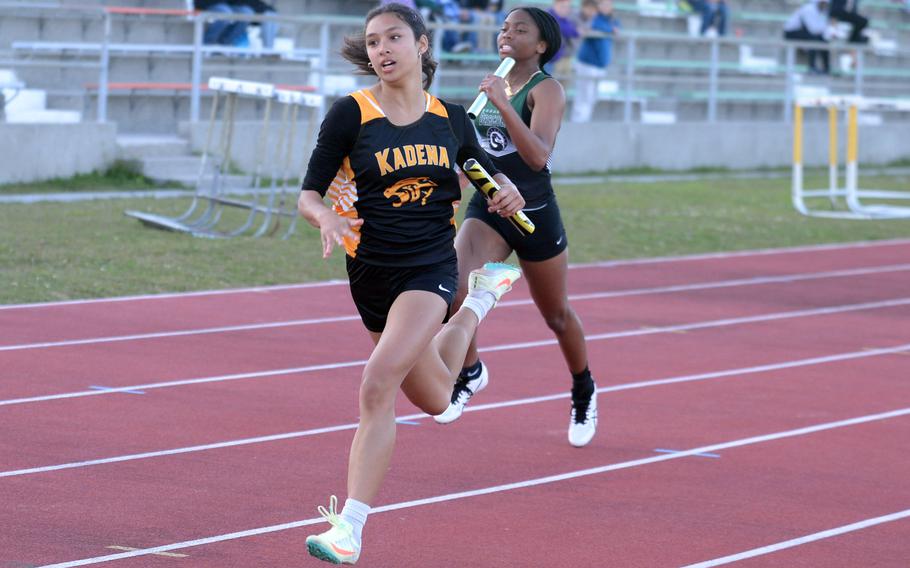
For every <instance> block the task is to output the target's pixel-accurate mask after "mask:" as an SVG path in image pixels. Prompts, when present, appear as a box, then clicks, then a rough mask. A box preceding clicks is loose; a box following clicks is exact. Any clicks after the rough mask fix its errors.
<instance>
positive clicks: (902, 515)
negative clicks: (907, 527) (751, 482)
mask: <svg viewBox="0 0 910 568" xmlns="http://www.w3.org/2000/svg"><path fill="white" fill-rule="evenodd" d="M908 517H910V509H904V510H903V511H898V512H896V513H891V514H890V515H882V516H880V517H873V518H871V519H865V520H863V521H858V522H856V523H851V524H849V525H843V526H840V527H836V528H833V529H828V530H826V531H820V532H817V533H812V534H807V535H805V536H801V537H799V538H794V539H790V540H785V541H783V542H778V543H776V544H769V545H768V546H762V547H761V548H753V549H752V550H747V551H745V552H740V553H738V554H731V555H729V556H724V557H723V558H715V559H714V560H705V561H704V562H699V563H697V564H689V565H688V566H684V567H683V568H711V567H712V566H723V565H724V564H730V563H731V562H738V561H739V560H745V559H747V558H754V557H756V556H762V555H765V554H770V553H772V552H777V551H778V550H784V549H785V548H793V547H794V546H800V545H803V544H807V543H810V542H815V541H817V540H823V539H826V538H831V537H834V536H839V535H842V534H846V533H849V532H853V531H859V530H862V529H866V528H869V527H874V526H875V525H881V524H883V523H890V522H893V521H899V520H900V519H906V518H908Z"/></svg>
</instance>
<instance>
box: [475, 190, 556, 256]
mask: <svg viewBox="0 0 910 568" xmlns="http://www.w3.org/2000/svg"><path fill="white" fill-rule="evenodd" d="M487 207H488V205H487V199H486V198H485V197H484V196H483V195H482V194H481V193H480V192H479V191H476V192H474V196H473V197H471V201H470V202H469V203H468V208H467V210H466V211H465V219H478V220H480V221H483V222H484V223H486V224H487V225H489V226H490V227H492V228H493V230H494V231H496V232H497V233H499V235H500V236H501V237H502V238H503V240H505V242H506V244H508V245H509V246H510V247H511V248H512V250H514V251H515V254H516V255H518V258H520V259H522V260H528V261H531V262H539V261H542V260H549V259H551V258H553V257H554V256H556V255H558V254H559V253H561V252H562V251H564V250H566V247H567V246H568V245H569V243H568V238H567V237H566V229H565V227H563V224H562V217H561V216H560V214H559V205H557V203H556V196H555V195H550V197H549V199H547V202H546V203H545V204H544V205H539V206H537V207H533V208H531V209H525V210H524V212H525V215H527V216H528V218H529V219H531V221H532V222H533V223H534V232H533V233H531V234H530V235H528V236H523V235H522V234H521V233H519V232H518V229H516V228H515V227H514V226H512V223H511V222H510V221H509V220H507V219H503V218H502V217H500V216H499V215H497V214H495V213H490V212H488V211H487Z"/></svg>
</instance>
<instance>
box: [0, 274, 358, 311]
mask: <svg viewBox="0 0 910 568" xmlns="http://www.w3.org/2000/svg"><path fill="white" fill-rule="evenodd" d="M347 283H348V281H347V280H323V281H320V282H306V283H303V284H279V285H276V286H251V287H248V288H228V289H226V290H198V291H195V292H170V293H164V294H138V295H134V296H114V297H112V298H86V299H83V300H61V301H59V302H36V303H33V304H6V305H0V310H27V309H33V308H55V307H60V306H79V305H83V304H101V303H109V302H138V301H143V300H170V299H173V298H195V297H198V296H223V295H227V294H256V293H263V292H279V291H281V290H299V289H305V288H322V287H324V286H340V285H341V284H347Z"/></svg>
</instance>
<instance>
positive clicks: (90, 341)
mask: <svg viewBox="0 0 910 568" xmlns="http://www.w3.org/2000/svg"><path fill="white" fill-rule="evenodd" d="M344 321H360V316H355V315H349V316H333V317H327V318H313V319H300V320H290V321H276V322H268V323H253V324H241V325H226V326H222V327H205V328H197V329H184V330H179V331H160V332H154V333H137V334H134V335H115V336H110V337H90V338H87V339H66V340H63V341H45V342H42V343H21V344H19V345H0V352H2V351H22V350H25V349H45V348H48V347H72V346H74V345H94V344H98V343H117V342H121V341H137V340H140V339H161V338H165V337H185V336H187V335H207V334H212V333H228V332H235V331H253V330H260V329H274V328H278V327H291V326H298V325H320V324H326V323H338V322H344Z"/></svg>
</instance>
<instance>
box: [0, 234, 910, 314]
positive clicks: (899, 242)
mask: <svg viewBox="0 0 910 568" xmlns="http://www.w3.org/2000/svg"><path fill="white" fill-rule="evenodd" d="M904 245H910V239H887V240H881V241H856V242H847V243H831V244H822V245H807V246H797V247H784V248H771V249H752V250H741V251H728V252H716V253H705V254H690V255H679V256H658V257H652V258H630V259H623V260H609V261H603V262H591V263H584V264H571V265H569V268H571V269H584V268H603V267H612V266H636V265H640V264H661V263H664V262H684V261H694V260H713V259H725V258H741V257H745V256H767V255H774V254H796V253H803V252H816V251H831V250H850V249H856V248H869V247H888V246H904ZM340 284H347V280H325V281H322V282H308V283H305V284H285V285H278V286H256V287H251V288H232V289H227V290H200V291H196V292H175V293H169V294H145V295H135V296H116V297H113V298H86V299H83V300H63V301H59V302H40V303H34V304H8V305H0V310H13V309H32V308H47V307H55V306H72V305H81V304H97V303H103V302H130V301H136V300H163V299H169V298H187V297H194V296H215V295H223V294H245V293H250V292H271V291H276V290H295V289H298V288H309V287H319V286H337V285H340Z"/></svg>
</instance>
